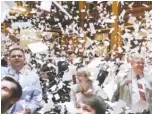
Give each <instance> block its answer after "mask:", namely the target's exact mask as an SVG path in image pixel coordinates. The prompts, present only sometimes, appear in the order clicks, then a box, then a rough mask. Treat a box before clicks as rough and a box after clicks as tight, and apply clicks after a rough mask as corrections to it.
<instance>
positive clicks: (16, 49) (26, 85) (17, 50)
mask: <svg viewBox="0 0 152 114" xmlns="http://www.w3.org/2000/svg"><path fill="white" fill-rule="evenodd" d="M25 60H26V58H25V53H24V50H23V49H22V48H21V47H20V46H18V45H16V46H12V48H10V52H9V63H10V64H9V66H8V67H7V68H3V69H2V70H1V76H2V77H4V76H6V75H11V76H13V77H14V78H15V79H16V80H17V81H18V82H19V83H20V85H21V86H22V89H23V94H22V97H21V98H20V100H19V101H18V102H17V103H16V104H15V105H13V107H12V108H11V109H10V110H9V111H8V114H16V113H24V114H33V113H34V112H35V110H36V109H37V108H39V107H40V105H39V102H40V100H41V99H42V88H41V85H40V80H39V76H38V74H37V73H35V72H34V71H30V70H29V69H26V67H25Z"/></svg>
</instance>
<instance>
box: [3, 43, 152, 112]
mask: <svg viewBox="0 0 152 114" xmlns="http://www.w3.org/2000/svg"><path fill="white" fill-rule="evenodd" d="M26 54H29V55H30V60H28V61H29V63H27V61H26ZM38 55H39V56H40V57H39V58H41V59H39V58H36V56H38ZM46 56H47V55H46V54H35V55H34V54H33V53H32V52H30V51H29V50H28V51H27V50H24V49H23V48H22V47H21V46H20V45H14V44H13V45H12V46H10V47H9V53H8V54H7V55H6V59H5V64H4V65H3V64H2V67H1V77H2V81H1V82H2V85H1V88H2V93H1V103H2V104H3V105H2V106H3V107H2V109H1V111H2V113H5V112H7V113H9V114H17V113H21V114H29V113H30V114H34V113H35V114H36V113H46V114H47V113H51V114H55V113H56V114H70V113H71V114H83V113H85V112H88V113H89V114H101V113H102V114H104V113H109V114H112V113H115V109H114V107H113V105H112V103H117V104H119V101H120V100H122V101H124V102H125V103H126V105H125V107H123V108H125V110H123V111H122V112H121V113H126V114H127V113H129V114H132V113H133V114H134V113H140V114H150V112H151V109H152V105H151V104H152V100H151V99H152V78H151V75H152V72H151V70H150V68H151V62H149V61H148V59H146V60H147V61H148V62H147V61H145V59H144V58H143V57H141V55H140V54H137V53H135V54H133V55H130V56H128V57H126V59H123V60H119V61H118V60H117V58H112V59H111V56H112V55H111V53H110V54H108V55H107V56H106V57H101V56H94V57H91V58H89V61H85V59H83V58H81V59H79V61H76V62H75V59H78V57H77V56H76V55H75V54H74V53H72V52H70V53H68V56H63V55H59V54H57V55H53V56H52V57H50V56H49V57H47V58H48V59H46ZM68 58H70V59H68ZM149 59H150V57H149ZM40 60H42V61H43V60H44V61H43V62H42V63H41V64H40V62H39V61H40ZM31 66H35V67H31ZM11 77H12V78H11ZM20 86H21V87H20ZM108 87H110V88H108ZM14 88H18V89H14ZM14 93H15V94H14ZM8 97H9V98H8ZM66 103H70V107H71V109H72V107H73V109H75V110H69V108H68V105H66ZM46 107H47V108H46ZM121 108H122V107H120V109H117V110H121Z"/></svg>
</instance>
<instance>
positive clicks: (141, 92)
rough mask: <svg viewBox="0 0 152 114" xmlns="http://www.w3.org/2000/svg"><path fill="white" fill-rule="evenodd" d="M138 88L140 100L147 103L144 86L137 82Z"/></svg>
mask: <svg viewBox="0 0 152 114" xmlns="http://www.w3.org/2000/svg"><path fill="white" fill-rule="evenodd" d="M139 79H140V77H139V75H137V80H139ZM137 86H138V90H139V95H140V98H141V99H142V100H144V101H146V96H145V93H144V88H143V85H142V84H140V83H138V82H137Z"/></svg>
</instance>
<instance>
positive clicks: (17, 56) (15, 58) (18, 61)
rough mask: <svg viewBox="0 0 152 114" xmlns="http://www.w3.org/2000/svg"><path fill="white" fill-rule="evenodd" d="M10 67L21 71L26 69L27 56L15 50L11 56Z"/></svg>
mask: <svg viewBox="0 0 152 114" xmlns="http://www.w3.org/2000/svg"><path fill="white" fill-rule="evenodd" d="M9 62H10V65H11V66H12V67H13V68H14V69H16V68H17V69H16V70H18V69H19V70H20V69H22V68H23V67H24V64H25V56H24V54H23V52H22V51H21V50H14V51H12V52H11V54H10V56H9Z"/></svg>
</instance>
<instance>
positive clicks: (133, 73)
mask: <svg viewBox="0 0 152 114" xmlns="http://www.w3.org/2000/svg"><path fill="white" fill-rule="evenodd" d="M132 76H133V78H134V79H136V80H137V77H136V76H137V74H136V73H135V72H134V71H133V70H132ZM139 77H140V79H141V78H143V77H144V75H143V73H142V74H141V75H139Z"/></svg>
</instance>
